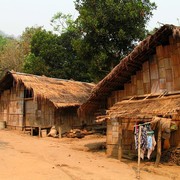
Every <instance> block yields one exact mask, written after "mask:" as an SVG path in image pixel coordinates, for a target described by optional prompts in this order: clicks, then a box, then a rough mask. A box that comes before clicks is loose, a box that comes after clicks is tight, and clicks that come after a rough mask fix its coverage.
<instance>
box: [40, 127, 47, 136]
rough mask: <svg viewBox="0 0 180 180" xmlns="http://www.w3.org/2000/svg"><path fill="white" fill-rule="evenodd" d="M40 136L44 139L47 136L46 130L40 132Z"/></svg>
mask: <svg viewBox="0 0 180 180" xmlns="http://www.w3.org/2000/svg"><path fill="white" fill-rule="evenodd" d="M41 136H42V137H46V136H47V129H44V130H41Z"/></svg>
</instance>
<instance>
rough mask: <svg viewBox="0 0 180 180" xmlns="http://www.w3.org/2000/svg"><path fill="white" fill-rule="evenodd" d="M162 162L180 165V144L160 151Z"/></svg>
mask: <svg viewBox="0 0 180 180" xmlns="http://www.w3.org/2000/svg"><path fill="white" fill-rule="evenodd" d="M161 160H162V162H167V163H172V164H176V165H178V166H180V146H178V147H173V148H170V149H168V150H166V151H164V152H162V157H161Z"/></svg>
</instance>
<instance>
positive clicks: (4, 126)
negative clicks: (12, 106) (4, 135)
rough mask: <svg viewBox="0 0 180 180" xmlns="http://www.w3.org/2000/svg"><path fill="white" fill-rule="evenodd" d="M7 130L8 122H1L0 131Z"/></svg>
mask: <svg viewBox="0 0 180 180" xmlns="http://www.w3.org/2000/svg"><path fill="white" fill-rule="evenodd" d="M5 128H6V121H0V129H5Z"/></svg>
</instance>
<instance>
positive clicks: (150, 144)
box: [147, 134, 156, 159]
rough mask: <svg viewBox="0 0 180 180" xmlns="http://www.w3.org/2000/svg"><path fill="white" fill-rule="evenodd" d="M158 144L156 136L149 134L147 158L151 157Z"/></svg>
mask: <svg viewBox="0 0 180 180" xmlns="http://www.w3.org/2000/svg"><path fill="white" fill-rule="evenodd" d="M155 146H156V140H155V137H154V134H148V135H147V150H148V152H147V158H148V159H150V156H151V154H152V152H153V151H154V149H155Z"/></svg>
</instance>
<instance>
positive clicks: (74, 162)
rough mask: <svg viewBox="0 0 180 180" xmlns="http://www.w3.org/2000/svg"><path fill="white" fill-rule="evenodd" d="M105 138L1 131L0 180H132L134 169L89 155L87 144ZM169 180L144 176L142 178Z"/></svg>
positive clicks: (90, 153)
mask: <svg viewBox="0 0 180 180" xmlns="http://www.w3.org/2000/svg"><path fill="white" fill-rule="evenodd" d="M96 141H101V142H102V141H104V139H103V138H102V139H101V138H99V139H96V140H95V139H82V140H79V139H76V140H75V139H73V140H70V139H53V138H38V137H31V136H28V135H24V134H20V133H17V132H14V131H8V130H0V179H2V180H24V179H26V180H41V179H42V180H50V179H51V180H52V179H53V180H56V179H58V180H61V179H62V180H116V179H120V180H131V179H132V180H133V179H136V178H135V177H136V174H135V171H134V170H133V169H132V168H131V166H129V165H127V164H125V163H120V162H119V161H118V160H115V159H111V158H107V157H106V156H105V154H104V153H92V152H87V148H89V147H88V145H93V143H92V142H96ZM152 178H153V179H154V178H156V179H163V180H165V179H169V178H167V177H162V176H157V175H151V174H149V173H145V172H144V173H142V179H144V180H146V179H147V180H148V179H152Z"/></svg>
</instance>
